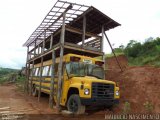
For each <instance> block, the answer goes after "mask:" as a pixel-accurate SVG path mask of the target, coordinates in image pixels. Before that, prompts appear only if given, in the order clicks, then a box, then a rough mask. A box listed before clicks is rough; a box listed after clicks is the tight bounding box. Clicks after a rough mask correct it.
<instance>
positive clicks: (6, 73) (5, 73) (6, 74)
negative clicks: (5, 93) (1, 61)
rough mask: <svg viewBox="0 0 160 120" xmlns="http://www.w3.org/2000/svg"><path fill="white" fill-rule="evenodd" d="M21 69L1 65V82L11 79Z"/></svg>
mask: <svg viewBox="0 0 160 120" xmlns="http://www.w3.org/2000/svg"><path fill="white" fill-rule="evenodd" d="M18 71H19V70H16V69H10V68H2V67H0V84H2V83H4V82H6V81H9V78H10V77H11V76H12V75H13V74H17V73H18Z"/></svg>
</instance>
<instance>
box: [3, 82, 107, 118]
mask: <svg viewBox="0 0 160 120" xmlns="http://www.w3.org/2000/svg"><path fill="white" fill-rule="evenodd" d="M105 112H106V111H105V110H103V111H101V112H95V111H94V110H92V111H89V113H88V114H86V115H83V116H68V115H58V114H57V113H56V110H55V109H50V108H49V106H48V96H47V95H42V97H41V99H40V102H38V100H37V97H32V96H29V95H27V94H24V93H23V92H20V91H19V90H18V88H17V87H16V85H14V84H7V85H2V86H0V114H3V117H6V116H4V114H6V115H7V117H8V118H9V117H10V115H11V114H15V116H17V114H18V115H19V116H20V117H21V118H20V120H21V119H22V120H80V119H83V120H85V119H87V120H93V119H94V120H99V119H104V118H105ZM0 119H2V117H1V118H0ZM10 120H14V119H10Z"/></svg>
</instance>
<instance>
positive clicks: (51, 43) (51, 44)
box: [50, 34, 53, 49]
mask: <svg viewBox="0 0 160 120" xmlns="http://www.w3.org/2000/svg"><path fill="white" fill-rule="evenodd" d="M52 46H53V34H52V35H51V39H50V49H52Z"/></svg>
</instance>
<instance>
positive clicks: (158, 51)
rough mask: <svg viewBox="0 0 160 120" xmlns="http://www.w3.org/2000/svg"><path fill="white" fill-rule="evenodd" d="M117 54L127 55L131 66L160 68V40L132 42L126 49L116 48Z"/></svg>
mask: <svg viewBox="0 0 160 120" xmlns="http://www.w3.org/2000/svg"><path fill="white" fill-rule="evenodd" d="M115 52H116V53H118V54H125V55H126V56H127V57H128V60H129V64H130V65H136V66H143V65H151V66H157V67H160V38H156V39H153V38H148V39H147V40H146V41H145V42H144V43H140V42H137V41H135V40H130V42H129V43H128V44H127V46H126V47H124V46H123V45H121V46H119V48H115Z"/></svg>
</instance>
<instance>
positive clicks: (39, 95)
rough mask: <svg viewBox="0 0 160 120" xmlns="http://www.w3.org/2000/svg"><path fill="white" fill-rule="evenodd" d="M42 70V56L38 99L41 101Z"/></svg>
mask: <svg viewBox="0 0 160 120" xmlns="http://www.w3.org/2000/svg"><path fill="white" fill-rule="evenodd" d="M42 72H43V57H41V69H40V83H39V91H38V101H40V97H41V86H42Z"/></svg>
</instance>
